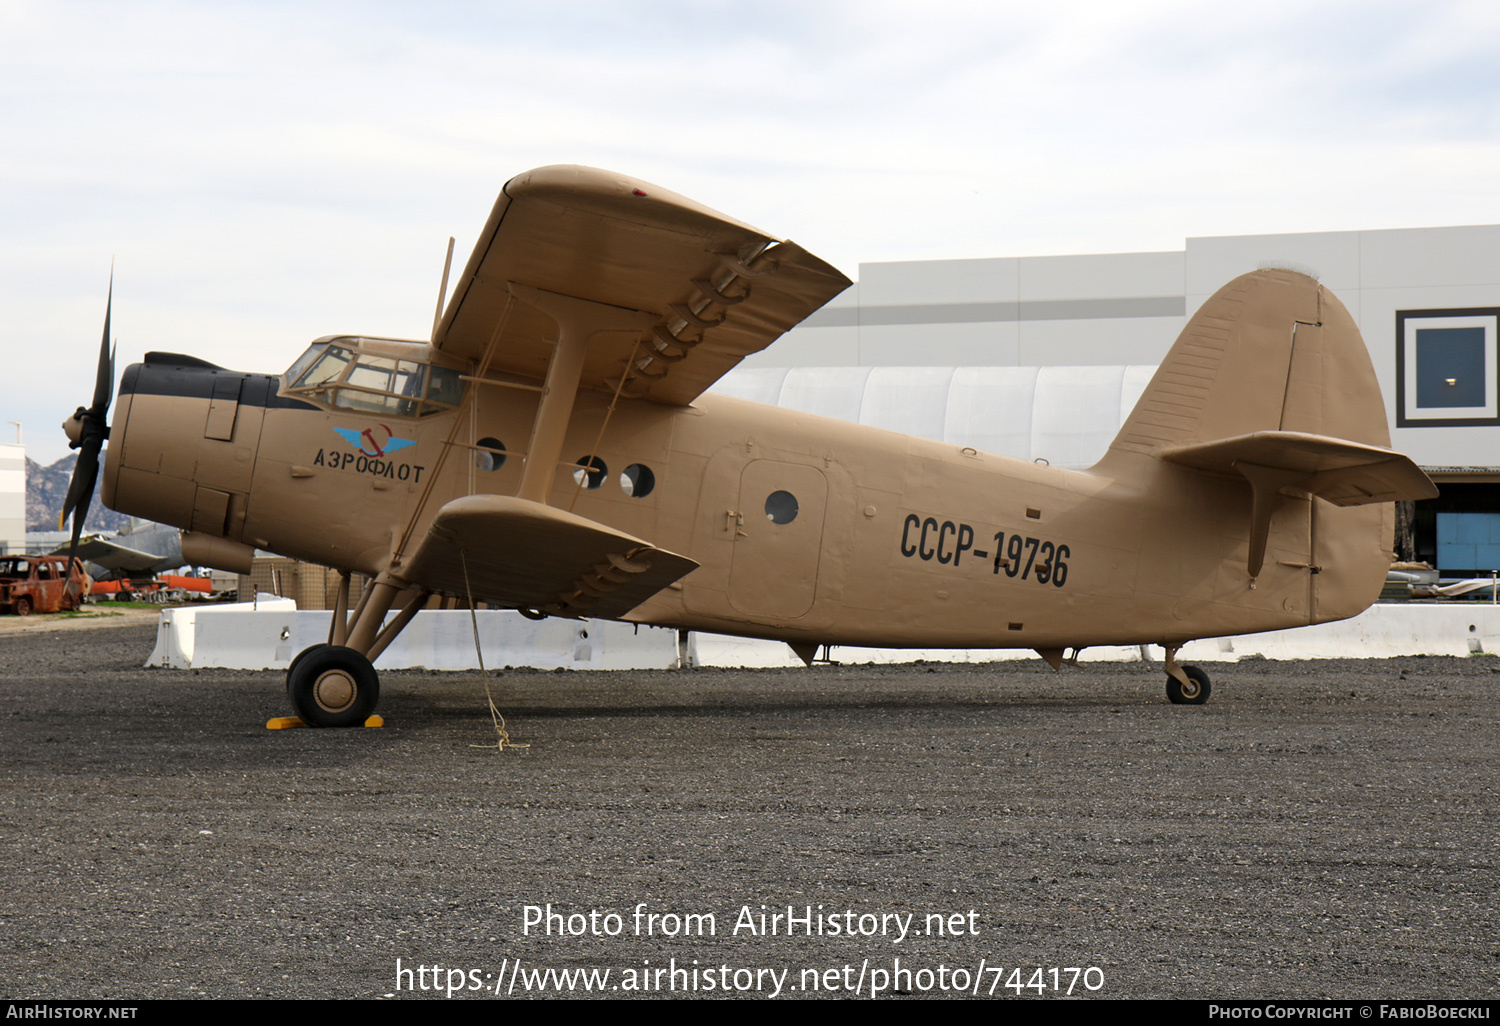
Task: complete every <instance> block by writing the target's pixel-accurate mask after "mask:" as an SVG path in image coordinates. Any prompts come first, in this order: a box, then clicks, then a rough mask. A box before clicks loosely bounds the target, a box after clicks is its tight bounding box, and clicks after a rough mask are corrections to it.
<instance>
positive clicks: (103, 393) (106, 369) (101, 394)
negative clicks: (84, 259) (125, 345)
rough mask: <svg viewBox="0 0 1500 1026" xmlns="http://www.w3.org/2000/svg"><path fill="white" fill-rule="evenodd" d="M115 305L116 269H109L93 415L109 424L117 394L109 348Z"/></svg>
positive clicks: (95, 378)
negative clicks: (110, 320)
mask: <svg viewBox="0 0 1500 1026" xmlns="http://www.w3.org/2000/svg"><path fill="white" fill-rule="evenodd" d="M114 305H115V269H114V268H113V267H111V268H110V269H109V298H108V299H106V300H105V302H104V338H103V339H102V340H101V341H100V342H99V369H98V371H97V373H96V374H95V376H94V405H93V406H92V407H91V408H90V411H89V412H91V413H93V414H94V416H95V417H98V418H99V419H100V420H101V422H103V423H108V421H107V420H105V417H106V416H107V414H108V413H109V401H110V400H111V399H113V398H114V394H115V374H114V370H115V367H114V364H115V358H114V353H113V351H111V349H110V347H109V315H110V312H111V311H112V310H113V309H114Z"/></svg>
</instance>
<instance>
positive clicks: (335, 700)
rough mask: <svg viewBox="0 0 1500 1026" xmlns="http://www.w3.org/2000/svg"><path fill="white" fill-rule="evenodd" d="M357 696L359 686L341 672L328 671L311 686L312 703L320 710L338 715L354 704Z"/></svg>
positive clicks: (350, 677) (346, 674)
mask: <svg viewBox="0 0 1500 1026" xmlns="http://www.w3.org/2000/svg"><path fill="white" fill-rule="evenodd" d="M358 696H359V685H358V684H357V683H356V682H355V680H354V678H353V677H352V676H350V675H349V674H348V673H346V672H345V671H343V670H329V671H328V672H327V673H324V674H323V675H321V676H320V677H319V678H318V682H317V683H316V684H314V685H313V701H315V702H317V703H318V707H319V708H320V709H323V710H325V711H326V712H330V713H340V712H343V711H344V710H345V709H347V708H349V707H350V706H351V705H353V704H354V700H355V698H357V697H358Z"/></svg>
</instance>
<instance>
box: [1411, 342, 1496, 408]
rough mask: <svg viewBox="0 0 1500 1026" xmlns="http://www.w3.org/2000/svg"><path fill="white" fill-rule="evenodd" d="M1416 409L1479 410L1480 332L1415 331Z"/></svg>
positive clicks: (1481, 389)
mask: <svg viewBox="0 0 1500 1026" xmlns="http://www.w3.org/2000/svg"><path fill="white" fill-rule="evenodd" d="M1416 334H1417V406H1418V407H1420V408H1422V409H1439V408H1444V407H1454V406H1470V407H1472V406H1483V405H1484V403H1485V387H1484V386H1485V381H1484V329H1483V328H1418V329H1417V332H1416Z"/></svg>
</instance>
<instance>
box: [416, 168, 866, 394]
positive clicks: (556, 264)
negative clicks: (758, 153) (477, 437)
mask: <svg viewBox="0 0 1500 1026" xmlns="http://www.w3.org/2000/svg"><path fill="white" fill-rule="evenodd" d="M510 283H515V284H518V285H526V286H531V287H534V288H539V289H543V290H545V291H548V292H555V293H560V294H562V295H567V296H574V297H577V298H580V299H586V300H590V301H593V302H597V303H605V304H608V305H610V306H616V307H622V308H624V309H627V310H637V311H642V312H646V313H650V314H653V315H655V316H656V317H657V324H656V326H655V327H654V328H652V329H649V330H647V331H646V332H645V333H644V334H643V335H642V336H641V338H640V341H639V343H638V344H636V343H634V342H633V341H632V340H631V339H629V338H624V339H621V338H619V337H618V336H617V337H613V338H611V337H608V336H601V337H600V338H599V339H597V340H596V342H595V343H594V344H593V345H591V347H590V349H589V354H588V358H587V362H586V363H585V366H584V372H583V377H582V379H581V386H582V387H584V388H593V389H601V390H610V391H613V390H614V389H615V388H616V387H617V386H618V385H619V383H620V378H621V374H622V373H623V372H624V370H625V366H626V364H627V362H631V356H632V352H633V353H634V355H635V359H634V361H633V362H632V363H631V373H630V375H629V378H628V380H627V381H626V383H625V386H624V387H625V391H626V393H627V394H629V395H632V396H636V397H645V398H650V399H654V400H657V401H659V402H667V403H674V404H680V405H686V404H687V403H690V402H692V400H693V399H694V398H695V397H696V396H698V395H699V394H700V393H702V392H703V391H704V390H705V389H707V388H708V387H709V386H710V385H711V384H713V383H714V382H715V381H716V380H718V379H719V377H720V376H722V375H723V374H724V373H725V372H726V371H728V370H729V369H730V368H732V367H733V366H734V365H735V364H737V363H739V362H740V360H742V359H743V358H744V357H746V356H748V355H749V354H751V353H754V352H758V351H759V350H761V349H764V348H765V347H766V346H768V345H770V344H771V343H772V342H773V341H775V340H776V339H777V338H778V337H779V336H780V335H781V334H782V333H783V332H785V331H786V330H787V329H789V328H791V327H792V326H793V325H795V324H797V323H798V322H800V321H801V320H802V319H803V318H805V317H807V315H808V314H810V313H812V312H813V311H814V310H817V309H818V308H819V307H821V306H822V305H823V304H824V303H826V302H828V300H830V299H832V298H833V297H834V296H836V295H838V294H839V293H840V292H842V291H843V290H844V289H846V288H848V286H849V279H848V278H846V277H844V275H842V274H840V273H839V272H838V271H837V270H835V269H834V268H833V267H831V266H829V265H828V264H826V263H824V262H823V261H821V260H819V259H818V258H817V257H815V256H813V255H812V254H810V253H808V252H806V251H805V250H803V249H802V248H801V247H800V246H797V245H795V244H794V243H790V242H782V241H779V240H777V239H776V238H774V237H773V236H770V235H767V234H766V233H764V232H762V231H760V230H759V229H756V228H752V227H751V226H749V225H747V224H744V223H743V222H740V221H736V220H734V219H733V218H729V217H726V216H724V215H723V214H720V213H718V212H717V211H714V210H710V209H709V208H708V207H705V206H703V205H701V204H699V203H695V202H693V201H692V200H690V199H687V198H686V197H684V196H679V195H677V194H676V193H672V192H668V191H667V190H666V189H660V188H657V187H656V186H654V185H649V184H647V183H645V182H641V181H636V180H634V179H630V178H627V177H625V176H623V175H615V174H610V173H609V172H606V171H598V170H595V169H593V168H586V167H575V166H556V167H544V168H538V169H537V170H535V171H530V172H527V173H526V174H524V175H519V176H517V177H515V178H513V179H511V180H510V181H509V182H507V183H506V184H505V188H504V189H502V190H501V192H500V197H499V199H498V200H496V201H495V208H494V210H493V211H492V212H491V213H490V219H489V221H488V222H487V223H486V224H485V226H484V231H483V232H482V233H481V234H480V236H479V241H478V243H477V244H476V245H475V247H474V253H473V255H471V256H470V257H469V262H468V265H467V266H466V267H465V268H464V272H463V274H462V276H461V277H460V278H459V279H458V282H457V283H456V284H455V286H454V290H453V298H452V299H451V300H450V301H449V303H448V309H447V310H446V311H445V313H444V315H443V319H442V321H441V322H440V323H439V325H438V329H437V331H436V333H435V334H434V336H433V343H434V344H435V345H436V346H437V348H439V349H440V350H442V351H443V352H445V353H451V354H453V355H456V356H460V357H464V358H469V359H475V358H478V357H480V356H482V355H483V353H484V352H485V349H486V348H487V347H488V346H489V344H490V341H491V339H492V338H494V339H496V341H497V344H496V346H495V351H494V355H493V357H492V359H491V362H490V368H491V369H492V370H495V371H500V372H504V373H510V374H516V375H520V376H523V377H528V378H535V379H541V378H542V377H543V376H544V375H545V374H546V370H547V362H548V360H549V358H550V357H551V353H552V341H553V339H554V338H555V337H556V328H555V327H554V326H553V324H552V322H551V320H549V319H548V318H547V317H545V316H544V315H542V314H541V313H539V312H537V311H536V310H535V309H533V308H532V307H529V306H527V305H525V304H524V303H520V302H508V301H509V299H510V293H509V291H508V288H507V286H508V285H509V284H510ZM507 306H509V307H510V310H509V313H508V314H507V313H506V308H507ZM497 333H498V337H497Z"/></svg>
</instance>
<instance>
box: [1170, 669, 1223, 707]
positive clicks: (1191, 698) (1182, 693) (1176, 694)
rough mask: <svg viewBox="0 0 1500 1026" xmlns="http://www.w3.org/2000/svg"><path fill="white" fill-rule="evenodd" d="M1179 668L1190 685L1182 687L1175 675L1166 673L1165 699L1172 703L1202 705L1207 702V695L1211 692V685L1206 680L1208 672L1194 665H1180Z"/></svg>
mask: <svg viewBox="0 0 1500 1026" xmlns="http://www.w3.org/2000/svg"><path fill="white" fill-rule="evenodd" d="M1179 669H1180V670H1182V672H1183V674H1184V675H1185V676H1186V677H1187V679H1188V680H1189V681H1190V682H1191V684H1192V687H1189V688H1184V687H1183V686H1182V683H1181V682H1180V681H1178V679H1177V678H1176V677H1173V676H1172V675H1171V674H1168V675H1167V700H1168V701H1169V702H1171V703H1172V704H1173V705H1202V704H1203V703H1204V702H1207V701H1208V696H1209V695H1210V694H1212V693H1213V686H1212V685H1211V684H1209V682H1208V674H1206V673H1204V672H1203V671H1202V670H1200V669H1198V667H1196V666H1181V667H1179Z"/></svg>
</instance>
